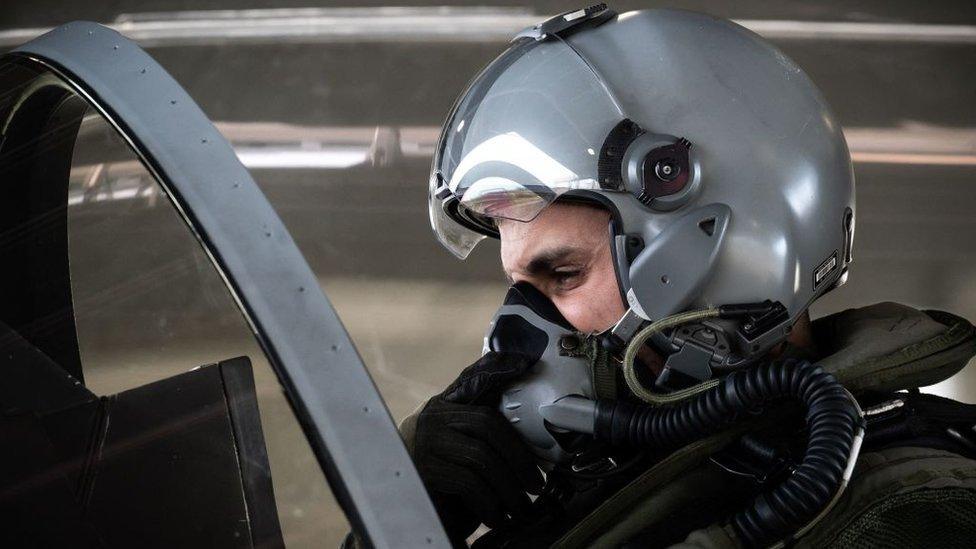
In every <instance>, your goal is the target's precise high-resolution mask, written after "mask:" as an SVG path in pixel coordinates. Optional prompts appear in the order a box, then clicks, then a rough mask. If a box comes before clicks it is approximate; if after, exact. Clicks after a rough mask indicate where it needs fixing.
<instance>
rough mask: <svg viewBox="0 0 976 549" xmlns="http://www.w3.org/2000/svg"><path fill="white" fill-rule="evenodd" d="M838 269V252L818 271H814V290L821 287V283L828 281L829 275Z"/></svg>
mask: <svg viewBox="0 0 976 549" xmlns="http://www.w3.org/2000/svg"><path fill="white" fill-rule="evenodd" d="M836 268H837V250H834V253H833V254H831V256H830V257H828V258H827V259H825V260H824V262H823V263H821V264H820V266H819V267H817V270H816V271H813V289H814V290H816V289H817V287H819V286H820V283H821V282H823V281H824V280H826V279H827V275H829V274H830V273H831V272H833V270H834V269H836Z"/></svg>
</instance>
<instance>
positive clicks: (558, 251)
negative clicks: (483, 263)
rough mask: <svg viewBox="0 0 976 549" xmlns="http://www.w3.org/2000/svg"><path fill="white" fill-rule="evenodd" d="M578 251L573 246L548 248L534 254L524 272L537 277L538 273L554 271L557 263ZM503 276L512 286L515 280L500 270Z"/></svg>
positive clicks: (505, 271) (509, 274)
mask: <svg viewBox="0 0 976 549" xmlns="http://www.w3.org/2000/svg"><path fill="white" fill-rule="evenodd" d="M578 251H579V250H578V249H577V248H575V247H573V246H559V247H556V248H550V249H547V250H543V251H541V252H539V253H538V254H536V256H535V257H533V258H532V260H531V261H529V264H528V265H526V267H525V272H526V273H528V274H531V275H538V274H540V273H545V272H549V271H552V270H554V269H555V268H556V267H557V263H560V262H561V261H565V260H566V258H567V257H568V256H570V255H573V254H574V253H576V252H578ZM502 271H503V272H504V274H505V279H506V280H508V282H509V284H514V283H515V280H514V279H513V278H512V274H511V273H510V272H508V271H507V270H505V269H504V267H503V268H502Z"/></svg>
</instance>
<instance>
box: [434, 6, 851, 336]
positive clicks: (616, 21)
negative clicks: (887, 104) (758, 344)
mask: <svg viewBox="0 0 976 549" xmlns="http://www.w3.org/2000/svg"><path fill="white" fill-rule="evenodd" d="M557 198H558V199H562V200H586V201H593V202H597V203H599V204H601V205H603V206H604V207H606V208H607V209H609V210H610V211H611V213H612V218H613V221H612V223H611V232H610V237H611V238H612V239H613V242H612V248H613V250H614V251H615V262H616V269H617V274H618V277H619V280H620V283H621V287H622V290H623V292H624V294H625V297H626V299H627V301H628V303H629V304H630V308H631V311H634V312H635V313H636V314H637V315H639V316H640V317H642V318H644V319H648V320H656V319H660V318H662V317H665V316H668V315H672V314H674V313H677V312H680V311H684V310H688V309H691V308H697V307H704V306H717V305H722V304H730V303H746V302H755V301H759V300H766V299H769V300H772V301H773V302H777V301H778V302H779V303H781V304H782V305H783V306H784V307H785V309H786V313H787V314H788V316H789V319H790V321H791V322H792V321H795V320H796V318H797V317H798V315H800V314H801V313H802V312H803V311H804V310H805V309H806V308H807V307H808V306H809V305H810V303H811V302H812V301H813V300H815V299H816V298H818V297H820V296H821V295H823V294H824V293H826V292H827V291H828V290H830V289H831V288H833V287H835V286H837V285H839V284H841V283H842V282H843V281H844V279H845V278H846V272H847V267H848V264H849V263H850V261H851V246H852V240H853V231H854V176H853V172H852V168H851V160H850V154H849V152H848V149H847V144H846V142H845V140H844V135H843V133H842V131H841V127H840V125H839V124H838V122H837V120H836V119H835V118H834V116H833V115H832V114H831V112H830V110H829V109H828V107H827V104H826V103H825V101H824V98H823V96H822V95H821V94H820V92H819V91H818V90H817V88H816V86H815V85H814V84H813V82H812V81H811V80H810V79H809V78H808V77H807V75H806V74H804V72H803V71H802V70H801V69H800V67H798V66H797V65H796V63H794V62H793V61H792V60H790V59H789V58H787V57H786V56H785V55H784V54H783V53H782V52H780V51H779V50H777V49H776V48H775V47H773V46H772V45H771V44H769V43H768V42H766V41H765V40H764V39H762V38H761V37H759V36H758V35H756V34H755V33H753V32H751V31H749V30H746V29H745V28H743V27H741V26H739V25H736V24H734V23H731V22H729V21H726V20H722V19H717V18H714V17H710V16H707V15H701V14H696V13H690V12H685V11H673V10H648V11H637V12H630V13H624V14H620V15H617V14H615V13H613V12H611V11H610V10H607V9H606V7H605V6H596V7H593V8H587V9H584V10H578V11H576V12H570V13H567V14H564V15H562V16H558V17H555V18H553V19H550V20H548V21H546V22H544V23H542V24H540V25H537V26H535V27H532V28H531V29H528V30H526V31H523V32H522V33H520V34H519V35H518V36H517V37H516V38H515V39H514V40H513V41H512V43H511V45H510V47H509V48H508V49H507V50H506V51H505V52H504V53H502V54H501V55H500V56H499V57H498V58H497V59H495V60H494V61H493V62H492V63H491V64H489V65H488V66H487V67H486V68H485V69H484V70H483V72H482V73H481V74H479V75H478V76H477V77H476V78H475V79H474V81H473V82H472V83H471V85H470V86H469V87H468V89H467V91H465V93H464V94H463V95H462V96H461V98H460V99H459V100H458V101H457V103H456V105H455V106H454V109H453V111H452V112H451V114H450V116H449V117H448V120H447V122H446V124H445V125H444V128H443V131H442V134H441V139H440V142H439V144H438V146H437V150H436V151H435V157H434V163H433V167H432V173H431V178H430V216H431V224H432V226H433V229H434V231H435V233H436V234H437V236H438V238H439V240H440V241H441V243H442V244H444V245H445V246H446V247H447V248H448V249H449V250H451V251H452V252H453V253H454V254H456V255H457V256H459V257H461V258H464V257H465V256H467V254H468V253H469V252H470V250H471V249H472V248H473V247H474V246H475V245H476V244H477V243H478V241H480V240H481V239H482V238H484V237H485V236H495V237H497V234H498V233H497V229H496V226H495V220H496V219H498V218H505V219H513V220H519V221H528V220H531V219H533V218H534V217H535V216H536V215H538V213H539V212H540V211H541V210H542V208H544V207H545V206H547V205H548V204H551V203H552V202H553V201H554V200H556V199H557Z"/></svg>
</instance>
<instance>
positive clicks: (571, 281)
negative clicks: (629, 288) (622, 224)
mask: <svg viewBox="0 0 976 549" xmlns="http://www.w3.org/2000/svg"><path fill="white" fill-rule="evenodd" d="M609 222H610V213H609V212H607V211H605V210H602V209H600V208H597V207H592V206H583V205H577V204H564V203H559V202H557V203H555V204H552V205H551V206H549V207H548V208H546V209H545V210H543V211H542V213H541V214H539V216H538V217H536V218H535V219H534V220H532V221H529V222H525V223H522V222H517V221H500V222H499V223H498V229H499V233H500V236H501V244H502V247H501V259H502V268H503V269H504V270H505V274H506V276H508V278H509V280H510V281H511V282H513V283H514V282H521V281H525V282H528V283H530V284H532V285H533V286H535V287H536V288H537V289H539V291H541V292H542V293H544V294H545V295H546V296H547V297H548V298H549V299H550V300H551V301H552V302H553V303H554V304H555V305H556V307H557V308H558V309H559V312H561V313H562V314H563V316H564V317H566V320H568V321H569V322H570V323H571V324H572V325H573V326H574V327H575V328H576V329H577V330H579V331H581V332H601V331H603V330H606V329H607V328H609V327H611V326H613V325H614V323H616V322H617V321H618V320H620V317H621V316H622V315H623V314H624V310H625V309H624V304H623V300H622V299H621V297H620V289H619V286H618V284H617V276H616V274H615V273H614V267H613V257H612V255H611V253H610V237H609Z"/></svg>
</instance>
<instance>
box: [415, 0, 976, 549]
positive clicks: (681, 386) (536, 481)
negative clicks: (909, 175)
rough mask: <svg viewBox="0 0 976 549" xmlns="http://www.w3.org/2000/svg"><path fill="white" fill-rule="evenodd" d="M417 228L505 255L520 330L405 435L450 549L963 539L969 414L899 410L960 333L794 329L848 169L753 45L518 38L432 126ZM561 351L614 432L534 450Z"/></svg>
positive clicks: (576, 32) (963, 345)
mask: <svg viewBox="0 0 976 549" xmlns="http://www.w3.org/2000/svg"><path fill="white" fill-rule="evenodd" d="M429 200H430V218H431V223H432V226H433V229H434V232H435V233H436V235H437V238H438V239H439V240H440V242H441V243H442V244H443V245H444V246H445V247H447V248H448V249H449V250H450V251H451V252H453V253H454V254H455V255H457V256H458V257H460V258H462V259H463V258H464V257H465V256H467V254H468V253H469V252H470V251H471V249H472V248H473V247H474V246H475V245H476V244H477V243H478V242H479V241H480V240H482V239H484V238H486V237H491V238H497V239H499V240H500V241H501V265H502V267H503V269H504V272H505V274H506V275H507V277H508V278H509V280H510V282H512V284H513V288H512V290H511V291H510V292H509V295H508V296H507V298H506V306H508V307H510V308H511V307H516V306H518V307H522V309H520V310H524V311H529V312H525V313H522V314H523V316H522V317H519V318H520V319H521V320H518V319H516V321H511V319H509V321H506V322H505V324H504V326H505V328H504V330H503V329H502V328H501V326H502V324H501V320H500V319H501V318H502V317H501V316H499V317H496V322H495V324H493V328H492V330H493V331H491V332H490V333H489V337H488V338H487V340H486V348H485V354H484V355H483V357H482V358H481V359H480V360H478V361H477V362H476V363H475V364H473V365H472V366H470V367H468V368H467V369H465V370H464V371H463V372H462V373H461V374H460V376H459V377H458V379H457V380H455V381H454V382H453V383H452V384H451V385H450V386H449V387H447V388H446V389H445V390H444V391H443V392H441V393H440V394H438V395H436V396H435V397H433V398H432V399H430V400H429V401H428V402H426V403H425V404H424V405H423V406H422V407H421V408H420V409H419V411H418V412H417V413H415V414H414V415H412V416H411V417H409V418H407V420H405V421H404V422H403V424H402V426H401V431H402V433H403V436H404V439H405V441H406V443H407V447H408V449H409V451H410V452H411V455H412V457H413V458H414V461H415V463H416V465H417V468H418V470H419V472H420V475H421V478H422V479H423V481H424V483H425V485H426V487H427V489H428V492H429V494H430V496H431V499H432V500H433V502H434V504H435V507H436V508H437V510H438V513H439V515H440V517H441V519H442V522H443V524H444V526H445V528H446V529H447V531H448V533H449V536H450V538H451V540H452V542H453V543H454V544H455V545H457V546H465V545H466V544H467V543H468V542H470V541H471V540H472V539H475V538H476V539H475V541H474V542H473V543H474V545H476V546H481V547H491V546H499V547H523V546H524V547H539V546H548V545H555V546H559V547H584V546H594V545H595V546H625V547H654V546H670V545H674V544H678V545H680V546H682V547H742V546H747V547H748V546H769V545H776V544H780V543H782V544H786V545H791V544H792V545H797V546H803V547H815V546H816V547H820V546H823V547H894V546H898V547H932V546H938V547H968V546H971V545H972V543H973V542H972V540H973V539H976V461H974V460H973V458H974V457H976V437H974V431H973V425H974V423H976V409H974V408H976V407H971V406H968V405H965V404H960V403H957V402H954V401H950V400H947V399H943V398H939V397H935V396H930V395H925V394H922V393H920V392H919V390H918V387H919V386H924V385H930V384H933V383H936V382H938V381H941V380H943V379H946V378H948V377H949V376H951V375H953V374H954V373H955V372H957V371H959V370H960V369H961V368H962V367H963V366H965V364H966V363H967V362H968V361H969V359H970V358H971V357H972V356H973V354H974V353H976V338H974V329H973V326H972V325H971V324H970V323H969V322H967V321H966V320H964V319H961V318H959V317H956V316H954V315H951V314H949V313H944V312H938V311H920V310H916V309H914V308H911V307H908V306H905V305H900V304H896V303H880V304H877V305H873V306H869V307H864V308H860V309H849V310H846V311H843V312H840V313H837V314H833V315H830V316H827V317H825V318H820V319H817V320H814V321H812V322H811V319H810V315H809V307H810V305H811V304H812V303H813V302H814V301H815V300H817V299H819V298H820V297H822V296H823V295H824V294H826V293H827V292H829V291H831V290H832V289H834V288H836V287H838V286H840V285H841V284H843V283H844V282H845V280H846V277H847V273H848V267H849V265H850V264H851V261H852V260H853V255H854V254H853V242H854V240H853V237H854V228H855V219H856V217H855V203H854V176H853V172H852V167H851V159H850V154H849V151H848V148H847V145H846V142H845V140H844V136H843V133H842V130H841V127H840V124H839V123H838V121H837V119H836V118H835V117H834V116H833V115H832V114H831V112H830V110H829V108H828V106H827V104H826V103H825V101H824V98H823V96H822V95H821V93H820V92H819V91H818V89H817V88H816V86H815V85H814V83H813V82H812V81H811V80H810V79H809V78H808V77H807V75H806V74H804V72H803V71H802V70H801V69H800V67H799V66H797V65H796V64H795V63H794V62H793V61H792V60H790V59H789V58H788V57H786V56H785V55H784V54H783V53H782V52H780V51H779V50H777V49H776V48H775V47H773V46H772V45H771V44H769V43H768V42H766V41H765V40H763V39H762V38H761V37H759V36H758V35H756V34H754V33H752V32H750V31H748V30H746V29H744V28H742V27H740V26H738V25H736V24H734V23H731V22H729V21H726V20H722V19H717V18H713V17H709V16H705V15H700V14H695V13H691V12H685V11H670V10H648V11H638V12H630V13H624V14H619V15H618V14H615V13H614V12H612V11H611V10H609V9H607V8H606V6H603V5H600V6H595V7H592V8H586V9H581V10H578V11H574V12H569V13H567V14H564V15H561V16H558V17H555V18H552V19H550V20H548V21H545V22H543V23H541V24H539V25H537V26H535V27H532V28H530V29H527V30H525V31H523V32H522V33H520V34H519V35H518V36H517V37H516V38H515V39H514V40H513V41H512V43H511V44H510V46H509V47H508V49H507V50H506V51H505V52H504V53H502V54H501V55H500V56H499V57H498V58H497V59H495V60H494V61H493V62H492V63H491V64H489V65H488V66H487V67H486V68H485V69H484V70H483V71H482V72H481V73H480V74H479V75H478V76H477V77H476V78H475V79H474V81H473V82H472V83H471V84H470V86H469V87H468V88H467V90H466V91H465V92H464V94H463V95H462V96H461V97H460V98H459V99H458V101H457V103H456V104H455V106H454V108H453V110H452V111H451V113H450V115H449V117H448V119H447V122H446V123H445V125H444V128H443V131H442V134H441V138H440V141H439V144H438V146H437V149H436V151H435V158H434V163H433V167H432V173H431V179H430V196H429ZM500 314H501V313H500ZM663 320H667V322H662V321H663ZM542 325H545V326H549V328H545V327H543V328H539V326H542ZM553 326H555V327H556V328H554V329H556V330H564V331H567V333H570V332H572V333H574V334H576V335H577V336H578V340H576V343H579V344H581V345H583V344H584V342H589V341H592V342H596V343H595V344H594V345H592V346H590V347H587V349H589V351H587V352H585V353H581V355H580V356H583V357H584V358H585V359H586V360H588V361H589V362H587V364H588V367H587V368H588V369H587V370H586V371H587V372H589V373H588V376H589V377H587V378H586V380H585V381H586V384H587V388H586V389H581V390H578V391H575V393H574V395H575V396H576V397H579V396H580V395H583V396H585V397H587V398H588V399H592V401H591V400H587V399H582V401H584V402H596V401H599V402H600V404H598V405H596V406H597V408H595V410H596V412H593V410H594V409H593V408H588V410H590V412H588V413H591V415H592V414H596V415H598V416H599V415H600V414H603V415H605V416H607V417H609V415H612V416H613V418H611V419H606V418H604V419H603V420H599V419H598V421H597V423H599V421H604V424H605V425H604V426H603V427H600V426H598V427H596V428H595V430H594V429H589V432H588V433H584V435H581V436H569V435H572V433H571V431H572V429H569V430H562V429H559V428H555V427H554V425H553V423H551V422H548V420H547V422H546V423H545V425H544V429H546V430H547V431H545V432H543V437H545V436H547V435H546V432H548V433H549V434H551V435H552V436H553V437H555V440H556V444H554V445H553V444H550V445H549V446H546V447H545V448H541V447H540V445H539V444H538V443H533V440H534V439H532V437H531V436H528V437H527V433H530V431H529V427H530V426H528V425H527V424H528V423H530V419H529V417H528V416H525V418H524V420H523V421H522V422H521V423H520V422H519V420H520V419H522V418H521V417H520V416H518V415H517V414H516V413H515V412H514V410H515V409H516V408H518V407H519V406H521V404H520V403H516V401H515V400H513V398H514V397H512V396H511V395H512V393H513V391H512V390H510V387H511V386H512V384H513V383H517V382H519V380H523V379H525V378H526V376H532V375H535V374H534V373H533V372H536V369H537V368H539V367H540V366H539V363H540V360H544V359H541V358H540V357H541V356H542V354H541V353H542V352H543V351H538V352H534V351H531V349H530V348H532V346H533V345H534V343H533V341H535V340H539V338H541V341H542V346H541V347H539V348H540V349H541V348H546V349H550V348H551V347H552V346H551V345H549V347H547V343H546V337H547V336H546V334H547V333H555V332H551V331H550V332H547V331H546V330H549V329H550V328H551V327H553ZM651 326H656V328H653V329H649V327H651ZM503 332H504V333H503ZM539 334H541V336H540V335H539ZM533 338H535V339H533ZM549 341H553V340H552V339H551V338H550V340H549ZM565 341H566V340H565V339H560V340H559V342H560V344H563V343H564V342H565ZM513 342H514V343H513ZM527 349H529V350H527ZM567 349H568V348H561V350H560V353H559V356H561V357H564V358H565V357H566V356H567V355H571V354H572V353H571V352H568V351H567ZM546 352H549V351H546ZM601 357H602V359H601ZM557 359H559V358H558V357H557ZM581 360H583V359H581ZM557 370H558V369H557ZM568 371H569V369H565V370H559V371H557V373H555V374H553V375H554V376H555V377H553V378H551V379H558V378H559V376H561V375H569V374H564V373H560V372H568ZM540 379H541V378H540ZM547 379H550V378H547ZM542 382H543V383H548V381H546V379H543V380H542ZM506 391H508V392H507V393H506ZM814 393H817V394H814ZM506 395H508V396H506ZM825 395H827V396H825ZM506 399H507V400H506ZM791 399H792V400H791ZM818 399H819V400H818ZM825 410H827V411H826V412H825ZM608 414H609V415H608ZM655 414H656V415H655ZM696 414H697V415H696ZM818 414H819V415H818ZM824 414H827V415H824ZM828 416H829V417H828ZM825 417H827V419H824V418H825ZM621 418H623V419H621ZM553 421H555V420H553ZM570 423H571V422H570ZM540 425H541V424H540ZM556 427H558V426H556ZM669 429H670V430H669ZM586 430H587V429H583V431H586ZM601 433H602V434H603V436H602V437H601V436H599V435H600V434H601ZM674 433H677V434H674ZM557 434H558V435H557ZM669 437H670V438H669ZM597 439H600V440H597ZM479 526H481V529H480V530H479V531H478V534H477V535H475V532H476V530H477V529H478V528H479ZM486 532H487V533H486Z"/></svg>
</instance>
